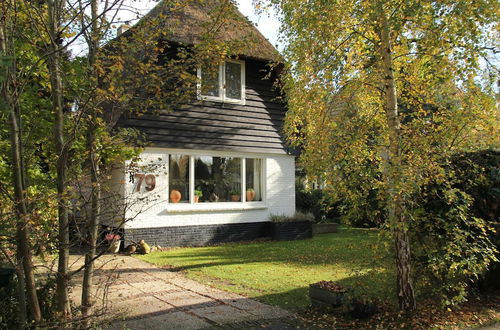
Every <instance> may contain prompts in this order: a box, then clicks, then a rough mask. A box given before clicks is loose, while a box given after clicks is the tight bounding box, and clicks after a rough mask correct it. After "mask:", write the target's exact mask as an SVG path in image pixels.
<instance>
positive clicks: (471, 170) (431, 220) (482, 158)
mask: <svg viewBox="0 0 500 330" xmlns="http://www.w3.org/2000/svg"><path fill="white" fill-rule="evenodd" d="M499 156H500V154H499V153H498V152H493V151H482V152H478V153H465V154H460V155H456V156H454V157H453V158H451V159H450V160H449V161H448V163H447V164H445V165H444V166H443V168H444V169H445V178H446V179H445V180H442V181H441V182H432V183H430V184H428V185H426V186H424V187H421V191H420V194H419V195H418V196H415V205H416V206H415V207H414V208H413V209H412V210H411V211H410V216H411V223H410V228H411V235H412V244H413V246H412V248H413V260H414V266H415V272H416V273H418V274H420V276H419V279H420V281H419V282H420V285H422V286H423V287H424V288H427V289H430V290H431V291H432V292H433V293H434V294H436V295H437V296H439V297H440V298H441V300H442V302H443V304H444V305H455V304H457V303H460V302H462V301H464V300H466V298H467V295H468V293H469V292H470V290H471V288H472V287H473V284H474V283H477V282H478V280H479V279H481V278H482V277H483V276H485V274H486V273H487V271H488V270H491V269H492V267H493V264H494V262H497V261H498V255H497V253H498V247H497V246H495V243H494V241H493V240H492V238H493V237H494V236H493V235H494V230H493V228H492V223H491V222H489V220H491V219H492V217H491V215H492V214H497V213H496V212H498V211H497V209H496V207H495V205H496V204H495V203H496V201H498V195H497V194H498V189H499V180H498V179H499V177H498V173H500V172H499V168H498V161H499V160H500V158H499ZM480 164H482V165H480ZM485 164H487V165H488V166H484V165H485ZM493 218H494V217H493Z"/></svg>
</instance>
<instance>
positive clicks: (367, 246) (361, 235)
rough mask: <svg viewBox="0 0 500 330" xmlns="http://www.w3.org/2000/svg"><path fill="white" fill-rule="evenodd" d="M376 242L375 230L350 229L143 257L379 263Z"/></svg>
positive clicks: (186, 265)
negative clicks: (334, 232)
mask: <svg viewBox="0 0 500 330" xmlns="http://www.w3.org/2000/svg"><path fill="white" fill-rule="evenodd" d="M376 246H377V236H376V232H374V231H367V230H365V231H361V230H349V231H346V232H344V233H339V234H331V235H320V236H316V237H314V238H312V239H307V240H300V241H267V242H258V243H255V242H251V243H248V242H246V243H236V244H235V243H232V244H224V245H219V246H210V247H199V248H181V249H174V250H170V251H166V252H163V253H159V254H155V255H154V257H152V258H151V259H150V258H144V260H148V259H149V260H151V261H152V262H154V263H159V264H173V265H174V266H175V267H176V268H177V269H178V270H183V269H185V270H188V269H196V268H202V267H210V266H220V265H231V264H247V263H259V262H271V263H287V264H296V265H300V266H307V265H338V266H341V267H345V268H351V267H356V268H365V267H380V266H383V263H384V262H385V261H383V260H382V261H381V260H380V255H381V254H380V250H378V249H377V248H376ZM375 261H376V262H378V264H375Z"/></svg>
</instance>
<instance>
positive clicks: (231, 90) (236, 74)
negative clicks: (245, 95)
mask: <svg viewBox="0 0 500 330" xmlns="http://www.w3.org/2000/svg"><path fill="white" fill-rule="evenodd" d="M225 87H226V97H227V98H230V99H238V100H241V64H239V63H232V62H226V86H225Z"/></svg>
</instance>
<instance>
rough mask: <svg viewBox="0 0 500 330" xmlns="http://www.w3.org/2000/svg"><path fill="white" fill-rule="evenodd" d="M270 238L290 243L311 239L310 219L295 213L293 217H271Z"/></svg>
mask: <svg viewBox="0 0 500 330" xmlns="http://www.w3.org/2000/svg"><path fill="white" fill-rule="evenodd" d="M270 220H271V224H272V238H273V239H274V240H277V241H290V240H297V239H306V238H311V237H312V223H313V222H312V221H313V220H314V219H312V218H311V217H310V216H308V215H306V214H303V213H300V212H297V213H295V215H294V216H291V217H290V216H286V215H271V217H270Z"/></svg>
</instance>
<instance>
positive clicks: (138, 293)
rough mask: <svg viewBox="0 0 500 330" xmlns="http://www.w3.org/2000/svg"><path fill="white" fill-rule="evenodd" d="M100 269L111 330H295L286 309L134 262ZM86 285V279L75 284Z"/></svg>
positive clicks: (125, 259)
mask: <svg viewBox="0 0 500 330" xmlns="http://www.w3.org/2000/svg"><path fill="white" fill-rule="evenodd" d="M72 261H73V263H72V268H76V267H78V266H81V265H82V264H83V258H82V257H81V256H80V257H79V256H73V259H72ZM97 268H98V270H97V271H96V276H97V277H96V279H97V281H96V283H97V284H96V289H97V293H96V296H95V299H96V300H97V306H98V308H102V309H103V311H105V313H104V315H105V316H106V319H108V320H112V321H111V322H110V323H109V328H110V329H202V328H251V327H253V326H252V325H255V326H256V327H261V326H263V325H265V324H267V323H269V324H271V328H282V329H284V328H290V327H289V326H287V325H286V322H285V324H283V321H280V320H284V319H285V320H286V319H290V318H291V317H292V315H291V314H290V313H288V312H286V311H284V310H283V309H281V308H278V307H274V306H269V305H265V304H262V303H259V302H257V301H255V300H252V299H248V298H245V297H243V296H240V295H237V294H233V293H228V292H225V291H221V290H217V289H214V288H212V287H208V286H206V285H203V284H200V283H198V282H196V281H193V280H190V279H188V278H186V277H185V276H184V275H182V274H181V273H178V272H172V271H168V270H166V269H163V268H159V267H156V266H153V265H151V264H149V263H147V262H144V261H141V260H138V259H135V258H133V257H130V256H121V255H120V256H111V255H106V256H103V257H101V258H100V259H99V260H98V261H97ZM80 281H81V276H79V277H77V278H75V282H80ZM80 295H81V289H80V287H79V286H76V287H75V289H74V290H73V292H72V299H73V300H74V302H75V304H77V305H79V304H80ZM105 298H107V299H105ZM273 323H274V324H273Z"/></svg>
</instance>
